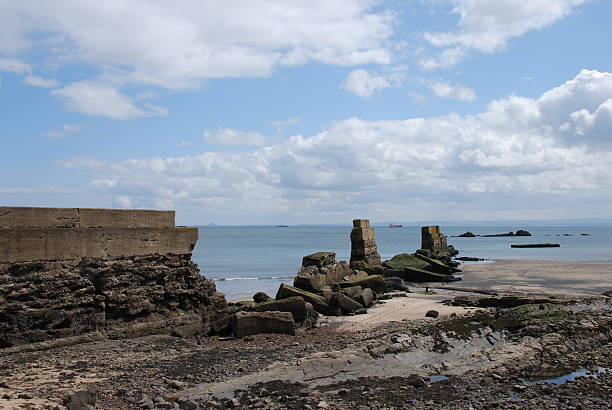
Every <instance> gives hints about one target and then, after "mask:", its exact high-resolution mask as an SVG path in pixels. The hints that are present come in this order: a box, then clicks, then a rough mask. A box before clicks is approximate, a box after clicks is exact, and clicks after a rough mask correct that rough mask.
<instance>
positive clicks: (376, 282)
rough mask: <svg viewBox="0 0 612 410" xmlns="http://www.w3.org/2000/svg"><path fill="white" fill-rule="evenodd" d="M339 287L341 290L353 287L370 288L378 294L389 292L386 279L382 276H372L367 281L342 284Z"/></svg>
mask: <svg viewBox="0 0 612 410" xmlns="http://www.w3.org/2000/svg"><path fill="white" fill-rule="evenodd" d="M338 286H339V287H340V288H341V289H344V288H349V287H352V286H360V287H362V288H370V289H372V290H373V291H374V292H376V293H384V292H385V291H386V290H387V284H386V283H385V279H384V278H383V277H382V276H380V275H370V276H368V277H367V278H365V279H361V280H355V281H347V282H340V283H338Z"/></svg>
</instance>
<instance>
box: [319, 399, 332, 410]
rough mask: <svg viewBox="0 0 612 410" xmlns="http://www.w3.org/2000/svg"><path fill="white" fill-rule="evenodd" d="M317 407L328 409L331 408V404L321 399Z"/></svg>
mask: <svg viewBox="0 0 612 410" xmlns="http://www.w3.org/2000/svg"><path fill="white" fill-rule="evenodd" d="M317 408H318V409H328V408H329V404H327V402H326V401H323V400H321V401H320V402H319V404H317Z"/></svg>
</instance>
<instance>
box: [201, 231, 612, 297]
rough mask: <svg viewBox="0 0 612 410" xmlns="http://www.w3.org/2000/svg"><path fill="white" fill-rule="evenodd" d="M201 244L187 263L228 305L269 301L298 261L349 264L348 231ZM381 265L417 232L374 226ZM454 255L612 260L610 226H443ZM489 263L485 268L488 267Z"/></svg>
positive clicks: (208, 234)
mask: <svg viewBox="0 0 612 410" xmlns="http://www.w3.org/2000/svg"><path fill="white" fill-rule="evenodd" d="M198 228H199V232H200V239H199V240H198V242H197V244H196V246H195V248H194V251H193V260H194V261H195V262H196V263H197V264H198V265H199V268H200V273H201V274H202V275H204V276H205V277H206V278H207V279H212V280H214V281H215V283H216V286H217V290H218V291H219V292H223V293H225V295H226V297H227V299H228V300H237V299H248V298H251V297H252V296H253V294H254V293H256V292H259V291H262V292H266V293H267V294H268V295H270V296H272V297H274V295H275V294H276V291H277V290H278V287H279V285H280V284H281V283H288V284H292V283H293V278H294V276H295V275H296V273H297V272H298V270H299V268H300V265H301V263H302V257H303V256H305V255H308V254H311V253H314V252H320V251H331V252H336V260H337V261H341V260H345V261H347V262H348V260H349V259H350V252H351V241H350V237H349V234H350V232H351V229H352V227H351V226H348V225H347V226H329V225H326V226H313V225H308V226H287V227H276V226H198ZM374 229H375V236H376V243H377V245H378V251H379V253H380V255H381V258H382V260H386V259H390V258H391V257H393V255H396V254H398V253H412V252H414V251H415V250H417V249H419V248H420V244H421V228H420V226H403V227H401V228H390V227H388V226H379V227H377V226H375V227H374ZM517 229H526V230H528V231H529V232H530V233H531V234H532V235H533V236H527V237H481V236H480V237H475V238H457V237H453V236H456V235H460V234H462V233H464V232H466V231H471V232H473V233H475V234H476V235H488V234H498V233H504V232H509V231H513V232H515V231H516V230H517ZM441 231H442V232H443V233H444V234H445V235H446V236H447V237H448V243H449V244H450V245H453V246H454V247H455V249H457V250H458V251H459V255H458V256H471V257H477V258H485V259H487V260H488V261H493V260H498V259H541V260H585V261H610V260H612V228H611V227H576V226H573V227H537V226H530V227H521V226H486V227H483V226H477V227H474V226H449V227H444V226H441ZM546 242H549V243H558V244H560V245H561V246H560V247H559V248H527V249H520V248H511V247H510V245H511V244H513V243H546ZM486 262H487V261H485V262H483V263H486Z"/></svg>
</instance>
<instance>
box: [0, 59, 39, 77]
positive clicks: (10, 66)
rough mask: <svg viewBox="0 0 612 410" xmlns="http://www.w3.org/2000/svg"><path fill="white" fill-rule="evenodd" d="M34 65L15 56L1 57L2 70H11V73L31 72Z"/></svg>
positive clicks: (0, 66)
mask: <svg viewBox="0 0 612 410" xmlns="http://www.w3.org/2000/svg"><path fill="white" fill-rule="evenodd" d="M31 70H32V67H31V66H30V65H29V64H26V63H24V62H22V61H19V60H16V59H13V58H1V57H0V71H9V72H11V73H17V74H21V73H29V72H30V71H31Z"/></svg>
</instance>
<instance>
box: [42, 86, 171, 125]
mask: <svg viewBox="0 0 612 410" xmlns="http://www.w3.org/2000/svg"><path fill="white" fill-rule="evenodd" d="M51 95H53V96H55V97H58V98H60V99H61V100H62V101H63V102H64V106H65V107H66V109H68V110H70V111H76V112H81V113H83V114H89V115H100V116H103V117H109V118H114V119H118V120H127V119H130V118H138V117H157V116H164V115H167V114H168V111H167V110H166V109H165V108H163V107H158V106H155V105H152V104H144V108H140V107H137V106H136V105H134V103H133V101H132V99H131V98H130V97H128V96H127V95H124V94H122V93H120V92H119V91H118V90H117V89H116V88H114V87H112V86H110V85H106V84H102V83H98V82H94V81H80V82H76V83H72V84H69V85H67V86H65V87H63V88H60V89H56V90H53V91H51Z"/></svg>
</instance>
